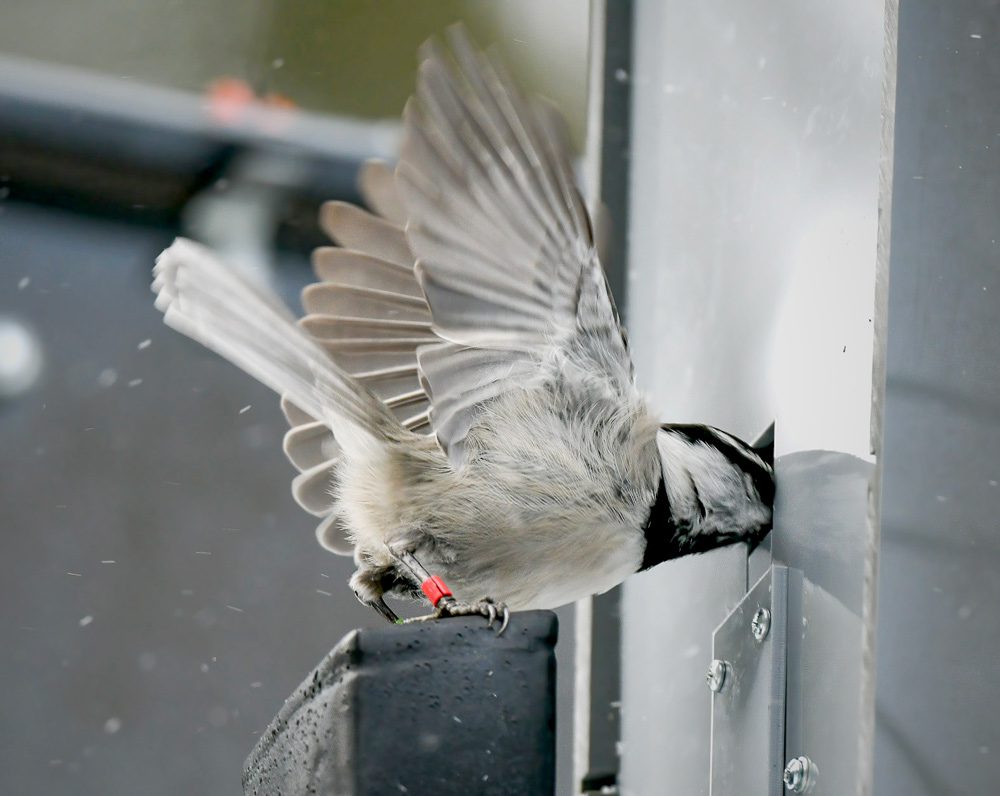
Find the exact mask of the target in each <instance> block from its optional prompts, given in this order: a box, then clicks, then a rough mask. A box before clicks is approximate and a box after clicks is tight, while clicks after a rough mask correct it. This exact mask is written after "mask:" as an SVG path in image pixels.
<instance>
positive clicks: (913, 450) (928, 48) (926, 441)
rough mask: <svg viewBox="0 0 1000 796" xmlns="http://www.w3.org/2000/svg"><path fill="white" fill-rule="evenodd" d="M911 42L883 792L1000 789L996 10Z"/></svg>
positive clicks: (912, 20) (958, 3) (921, 13)
mask: <svg viewBox="0 0 1000 796" xmlns="http://www.w3.org/2000/svg"><path fill="white" fill-rule="evenodd" d="M898 38H899V47H898V53H899V55H898V61H897V73H896V85H897V91H896V95H895V151H894V166H893V172H894V177H893V182H894V185H893V190H892V218H891V252H890V255H889V257H890V271H891V273H890V275H889V278H888V314H887V320H888V348H887V353H886V374H885V376H886V378H885V421H884V423H885V432H884V440H883V445H884V448H883V454H882V457H881V458H882V462H883V475H882V524H881V534H882V536H881V546H880V549H879V570H878V592H879V598H878V624H877V638H876V640H875V651H876V653H877V656H878V677H877V678H876V688H877V692H876V695H875V706H876V717H875V761H874V769H875V786H874V788H873V790H872V793H873V794H874V796H938V794H987V793H988V794H994V793H998V792H1000V784H998V783H1000V720H998V715H1000V676H998V672H1000V664H998V661H1000V611H998V610H997V606H998V605H1000V522H998V518H1000V456H998V452H1000V366H998V363H1000V332H998V323H997V320H998V318H1000V268H998V267H997V262H998V261H997V252H998V248H1000V234H998V233H1000V220H998V212H997V208H1000V160H998V158H997V151H996V150H997V145H998V143H1000V138H998V137H997V133H998V132H1000V103H998V102H997V101H996V100H997V76H998V74H1000V49H998V48H997V46H996V42H997V41H998V40H1000V14H998V13H997V6H996V4H995V3H993V2H989V1H988V0H949V1H948V2H947V3H941V2H934V0H908V2H903V3H900V4H899V30H898ZM945 42H947V45H946V46H943V45H944V43H945ZM820 768H821V770H822V775H823V777H824V778H825V777H826V774H827V771H826V768H825V767H824V766H823V764H822V763H820Z"/></svg>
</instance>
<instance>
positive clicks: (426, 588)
mask: <svg viewBox="0 0 1000 796" xmlns="http://www.w3.org/2000/svg"><path fill="white" fill-rule="evenodd" d="M420 589H421V590H422V591H423V593H424V594H425V595H427V599H428V600H430V601H431V605H433V606H434V607H435V608H437V604H438V603H439V602H441V600H442V599H444V598H445V597H451V596H452V593H451V589H449V588H448V587H447V586H445V585H444V581H443V580H441V578H439V577H438V576H437V575H431V576H430V577H429V578H427V580H425V581H424V582H423V583H421V584H420Z"/></svg>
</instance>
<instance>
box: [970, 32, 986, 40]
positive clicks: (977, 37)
mask: <svg viewBox="0 0 1000 796" xmlns="http://www.w3.org/2000/svg"><path fill="white" fill-rule="evenodd" d="M969 38H970V39H981V38H983V34H982V33H970V34H969Z"/></svg>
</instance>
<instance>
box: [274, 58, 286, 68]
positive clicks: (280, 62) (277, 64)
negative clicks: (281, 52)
mask: <svg viewBox="0 0 1000 796" xmlns="http://www.w3.org/2000/svg"><path fill="white" fill-rule="evenodd" d="M284 65H285V59H284V58H275V59H274V60H273V61H271V68H272V69H281V67H283V66H284Z"/></svg>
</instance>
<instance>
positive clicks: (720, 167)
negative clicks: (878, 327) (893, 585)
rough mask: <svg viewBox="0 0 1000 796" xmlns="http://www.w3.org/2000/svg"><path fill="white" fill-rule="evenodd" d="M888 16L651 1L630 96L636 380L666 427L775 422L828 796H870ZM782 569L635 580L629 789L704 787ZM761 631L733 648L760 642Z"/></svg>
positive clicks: (753, 567) (702, 561) (745, 428)
mask: <svg viewBox="0 0 1000 796" xmlns="http://www.w3.org/2000/svg"><path fill="white" fill-rule="evenodd" d="M883 22H884V18H883V4H882V3H878V2H875V3H872V2H869V0H845V1H844V2H841V3H819V2H812V1H811V2H800V1H799V0H775V2H771V3H768V4H766V5H761V4H753V3H744V2H739V0H704V1H703V2H697V3H696V2H690V1H689V0H636V2H635V50H634V51H635V57H634V60H633V64H632V68H631V70H628V71H627V72H625V73H623V75H622V79H625V80H628V81H629V83H630V84H631V86H632V116H631V123H632V138H631V141H632V145H631V149H630V152H629V163H630V164H631V199H630V212H629V219H628V222H627V225H628V234H629V247H630V253H629V274H628V280H629V285H630V286H631V288H632V289H631V290H630V294H629V299H628V325H629V330H630V344H631V349H632V352H633V358H634V361H635V364H636V377H637V381H638V383H639V384H640V385H641V386H642V388H643V389H646V390H648V391H649V394H650V395H651V396H652V400H653V403H654V406H656V407H657V409H659V410H660V412H661V414H662V415H663V416H664V417H667V418H669V419H671V420H678V421H697V422H705V423H711V424H714V425H717V426H720V427H722V428H725V429H727V430H728V431H730V432H732V433H734V434H736V435H738V436H742V437H744V438H750V437H752V436H753V435H754V434H755V433H756V432H757V431H758V430H759V429H760V428H762V427H764V426H765V425H766V424H767V423H768V422H770V421H771V420H772V419H774V420H775V421H776V436H775V446H776V454H777V456H778V463H777V467H778V495H779V498H778V500H779V506H778V510H777V515H776V518H775V525H774V528H775V530H774V531H773V532H772V534H771V536H772V553H773V559H774V561H775V562H776V563H783V564H786V565H788V566H790V567H799V568H801V569H802V570H803V571H804V572H805V574H806V577H807V578H808V579H809V581H810V583H812V584H815V587H816V591H815V594H816V595H818V596H815V597H814V598H813V597H811V601H810V602H809V608H810V610H812V611H813V612H814V615H812V616H809V618H808V621H809V623H810V624H809V628H808V633H807V638H805V639H804V640H803V639H801V638H800V639H799V641H800V642H801V643H800V648H801V652H802V660H803V662H804V664H808V665H810V666H815V668H812V669H810V668H803V674H802V680H803V683H804V685H806V686H808V687H807V688H804V689H803V688H800V689H799V691H798V693H797V696H796V699H798V700H799V703H800V707H799V708H797V714H796V722H797V723H796V726H797V727H799V728H801V729H800V730H797V732H800V735H802V737H807V738H814V737H816V733H819V732H821V731H824V732H825V738H824V739H823V740H818V741H817V745H818V746H820V747H825V749H823V748H821V749H819V750H815V751H814V749H813V748H812V747H811V746H810V747H809V754H810V756H811V757H812V759H813V760H815V761H817V762H818V764H819V765H820V767H821V769H822V770H823V772H824V782H823V783H821V786H822V787H825V786H826V783H827V781H828V780H829V777H828V775H827V772H828V771H832V770H833V768H834V767H836V766H835V765H833V764H832V763H827V762H826V761H827V760H830V761H833V760H836V761H838V763H839V762H843V764H844V769H843V772H844V779H843V780H842V781H838V782H837V783H836V784H837V785H840V784H842V782H847V783H849V784H847V785H846V787H844V788H843V789H841V790H836V788H833V787H831V789H830V790H829V793H831V794H835V796H850V794H852V793H854V792H855V784H856V779H857V776H858V773H857V772H858V771H859V770H860V768H859V762H858V761H859V758H858V753H857V746H858V712H859V708H858V705H859V703H860V700H861V693H862V684H863V683H866V682H870V666H869V667H868V668H867V669H866V664H865V661H866V658H865V648H864V646H863V644H862V638H863V635H862V633H861V627H862V619H861V617H862V616H864V615H865V606H872V605H874V591H873V589H872V588H871V584H870V583H869V585H868V587H867V590H866V585H865V579H864V575H865V571H866V567H867V565H868V563H869V558H868V557H867V556H866V553H867V551H868V541H869V538H868V535H867V528H868V517H867V508H868V505H869V499H868V496H869V483H870V478H871V475H872V462H871V460H870V447H869V441H870V439H869V426H870V417H871V383H872V380H871V374H872V338H873V335H872V319H873V312H872V306H873V296H874V284H875V264H876V263H875V253H876V231H877V220H878V206H877V199H878V167H879V157H880V153H881V139H880V134H881V113H882V104H881V98H882V46H883ZM838 500H839V501H840V502H839V503H838V502H837V501H838ZM730 556H731V557H730ZM706 559H708V560H706ZM716 561H718V562H720V565H716V566H713V564H714V563H715V562H716ZM723 561H724V562H725V563H724V565H722V562H723ZM766 563H769V562H768V561H767V554H766V553H765V552H764V551H762V550H760V549H759V548H758V550H757V551H755V553H754V556H753V557H752V559H751V561H750V563H749V564H747V562H746V560H745V558H744V559H743V560H742V561H739V560H737V558H736V554H735V552H728V551H720V552H719V553H718V554H713V555H712V556H711V557H702V556H696V557H692V558H691V559H687V560H682V561H677V562H673V563H670V564H663V565H661V566H660V567H657V568H655V569H654V570H652V571H650V572H648V573H645V574H643V575H640V576H637V577H633V578H632V579H630V581H629V582H628V583H626V585H625V588H624V599H623V633H622V641H623V656H622V660H623V672H622V682H623V696H622V699H623V702H622V737H623V742H624V743H623V750H624V751H623V759H622V780H621V781H622V790H623V793H624V794H626V796H645V795H646V794H652V793H678V794H684V795H685V796H705V794H707V793H708V792H709V770H710V768H709V765H710V760H709V753H708V740H707V738H708V735H709V733H710V731H711V730H710V727H708V726H707V724H708V721H707V705H706V704H705V703H706V702H707V698H708V697H709V696H710V695H711V692H710V691H708V690H707V689H705V688H704V687H703V686H702V684H701V676H702V675H703V673H704V669H703V667H704V666H705V664H706V663H707V661H708V660H709V656H708V654H707V653H706V652H705V646H706V638H708V636H709V635H710V633H711V628H713V627H715V626H716V625H717V624H718V623H719V622H720V621H721V620H722V619H723V618H724V616H725V615H726V610H727V609H731V608H733V607H734V606H735V605H736V604H737V603H738V602H739V601H740V600H741V599H742V597H743V595H744V594H745V588H746V587H745V583H746V578H747V572H748V571H750V572H753V573H754V574H756V573H758V572H761V571H762V570H763V569H764V568H765V566H764V565H765V564H766ZM740 565H742V572H734V571H731V570H729V569H728V567H729V566H733V567H738V566H740ZM740 581H742V582H743V584H744V585H743V587H742V588H740V586H739V585H738V584H739V583H740ZM827 598H828V599H827ZM651 605H657V606H671V605H683V606H684V610H682V611H670V612H663V613H661V614H660V615H659V617H658V625H657V632H656V633H650V632H649V626H648V622H649V606H651ZM821 616H822V617H823V618H826V617H827V616H829V618H830V621H831V624H830V625H829V626H828V627H826V626H824V625H823V622H822V621H821V618H820V617H821ZM749 622H750V616H749V615H748V616H746V618H745V620H744V623H743V625H742V626H741V627H740V628H739V632H740V636H741V641H742V643H748V644H750V645H756V642H754V640H753V637H752V635H751V633H750V632H749V629H748V628H749ZM802 630H803V628H801V627H796V628H795V629H794V632H793V631H792V629H791V628H790V630H789V632H790V636H791V635H794V636H796V637H797V638H798V637H799V636H801V631H802ZM774 632H775V630H774V627H773V626H772V629H771V631H770V633H769V634H768V637H767V638H765V640H764V642H763V646H765V647H766V646H767V645H768V644H770V643H771V641H772V640H773V639H772V636H773V634H774ZM758 646H759V645H758ZM696 651H697V652H696ZM688 656H691V657H688ZM717 657H728V656H717ZM868 660H870V658H869V659H868ZM732 662H733V663H734V666H735V665H736V662H735V661H732ZM735 668H736V670H737V675H736V676H737V680H738V678H739V677H740V676H741V675H740V673H739V667H738V666H736V667H735ZM865 672H867V674H865ZM824 678H831V679H832V681H833V682H835V683H837V684H838V689H833V690H831V689H830V688H828V687H827V685H826V683H825V681H824ZM734 691H735V689H734ZM730 693H731V692H730V689H729V688H728V687H727V688H726V689H725V690H724V691H723V692H722V694H721V697H726V696H727V695H730ZM721 697H719V696H716V697H715V698H716V699H719V698H721ZM803 700H804V704H803ZM700 711H706V713H701V712H700ZM824 722H828V724H827V725H826V727H825V730H823V723H824ZM733 743H734V744H736V745H737V747H740V746H741V745H745V744H746V743H747V739H746V738H744V739H741V740H740V741H739V742H738V743H737V741H736V739H735V738H734V740H733ZM799 749H804V747H796V750H795V751H794V752H793V750H792V749H789V750H788V752H789V755H790V756H797V755H798V754H800V753H803V754H804V751H799ZM738 751H739V748H737V749H736V750H734V753H736V752H738ZM785 762H786V761H785V759H781V760H780V761H779V766H780V768H778V770H777V771H776V772H775V774H774V777H773V780H771V781H772V782H777V783H779V785H780V781H781V770H782V769H783V768H784V763H785ZM757 792H760V791H753V790H751V789H750V788H745V789H744V790H742V791H740V794H741V796H746V795H747V794H749V793H754V794H756V793H757Z"/></svg>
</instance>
